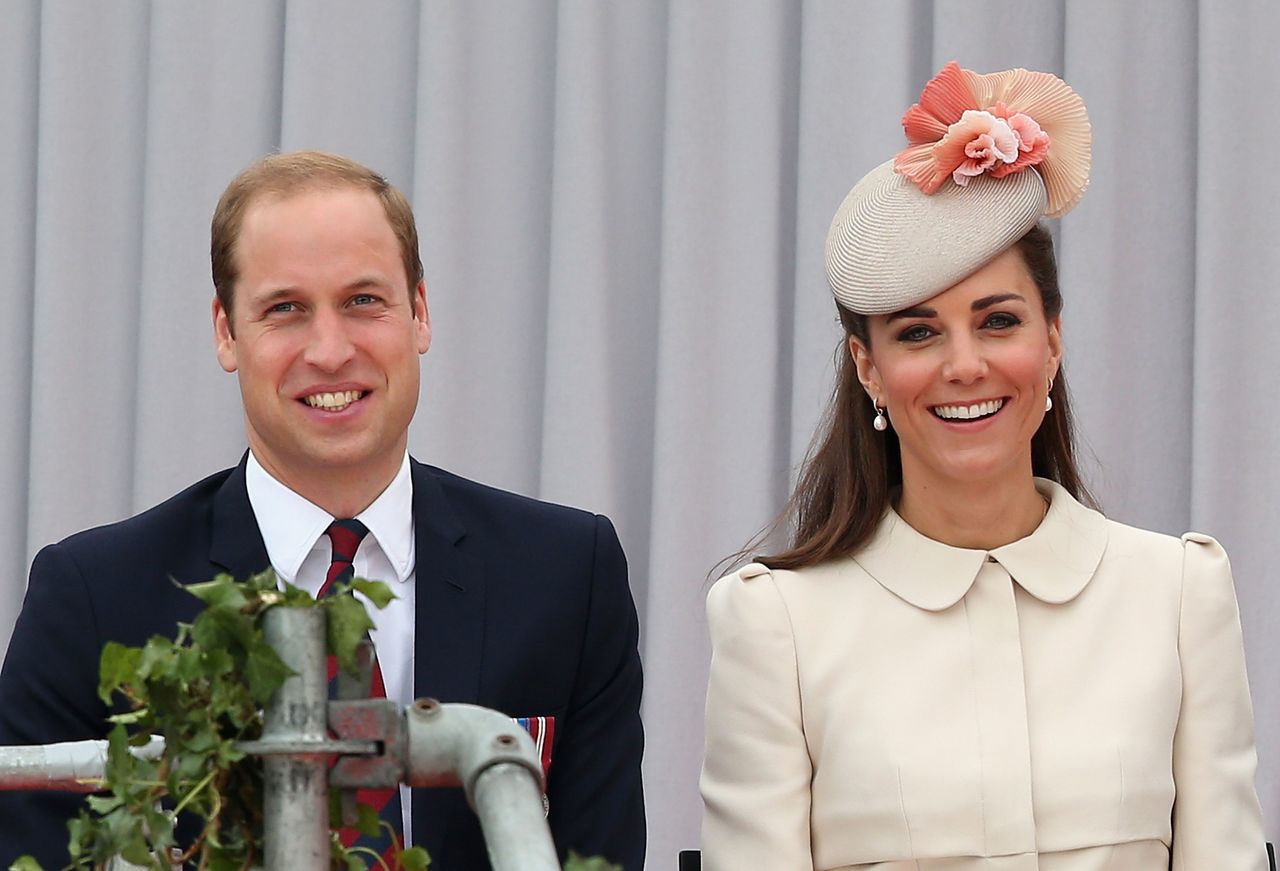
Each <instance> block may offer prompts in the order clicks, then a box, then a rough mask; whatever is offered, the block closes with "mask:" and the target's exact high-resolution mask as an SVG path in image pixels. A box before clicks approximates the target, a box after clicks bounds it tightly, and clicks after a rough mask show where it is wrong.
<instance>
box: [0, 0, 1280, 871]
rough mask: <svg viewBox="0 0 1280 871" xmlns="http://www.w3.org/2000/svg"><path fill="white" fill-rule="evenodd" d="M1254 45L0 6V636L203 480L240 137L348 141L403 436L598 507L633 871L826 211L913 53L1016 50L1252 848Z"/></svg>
mask: <svg viewBox="0 0 1280 871" xmlns="http://www.w3.org/2000/svg"><path fill="white" fill-rule="evenodd" d="M1278 37H1280V6H1277V5H1276V4H1274V3H1272V2H1269V0H1222V2H1218V0H1201V2H1195V0H1145V2H1124V3H1116V2H1111V0H1089V2H1077V0H1069V2H1064V0H1040V2H999V3H997V2H990V3H974V2H958V0H936V2H928V0H916V2H886V0H867V2H842V0H822V2H816V0H815V2H805V3H800V2H784V0H666V2H659V0H635V2H623V0H562V2H554V0H519V2H517V0H503V2H498V0H490V2H485V0H457V2H423V3H421V4H419V3H414V2H390V0H377V2H368V3H360V4H356V3H345V2H337V0H334V2H300V0H293V2H283V0H276V2H259V0H241V2H213V0H203V2H183V3H179V2H176V0H171V2H161V0H156V2H151V3H147V2H141V0H132V2H128V0H115V2H101V3H97V2H88V0H83V2H77V0H61V2H59V0H49V2H45V3H39V2H34V0H9V2H6V3H5V4H4V5H3V10H0V264H3V267H4V275H5V278H4V281H6V282H7V284H8V288H7V290H6V292H5V294H4V302H5V306H4V316H3V317H0V362H2V365H3V366H4V368H5V371H7V372H9V373H10V374H9V377H10V386H9V394H8V395H9V397H10V399H9V403H10V409H11V410H10V414H9V415H8V423H7V424H5V425H4V426H3V427H2V428H0V517H2V519H3V522H2V523H0V548H2V550H0V552H3V553H4V554H6V556H5V558H4V559H5V563H4V568H5V572H4V574H3V576H2V577H3V580H0V642H3V641H4V640H5V639H7V637H8V634H9V631H10V628H11V626H12V621H13V619H14V617H15V616H16V614H17V610H18V607H19V605H20V602H21V598H22V593H23V589H24V584H25V577H26V570H27V567H28V565H29V563H30V559H31V557H32V556H33V555H34V553H35V551H36V550H37V549H38V548H39V547H40V546H42V545H43V544H45V543H47V542H50V541H53V540H56V539H58V538H60V537H62V536H65V535H67V534H69V533H71V532H73V531H75V530H77V529H80V528H83V527H86V526H89V525H93V524H98V523H103V522H107V521H110V520H114V519H117V518H120V517H124V516H126V515H128V514H130V513H132V512H135V511H137V510H140V509H142V508H144V507H146V506H148V505H150V504H153V503H155V502H157V501H159V500H160V499H163V498H164V497H166V496H168V495H169V494H171V493H173V492H176V491H177V490H178V489H180V488H181V487H183V486H185V485H186V484H188V483H190V482H192V481H194V480H196V479H198V478H200V477H202V476H203V475H205V474H207V473H209V472H212V471H214V470H216V469H219V468H222V467H225V466H227V465H230V464H232V463H234V462H235V461H236V460H237V459H238V457H239V455H240V452H241V451H242V450H243V447H244V437H243V432H242V422H241V413H240V405H239V397H238V396H237V388H236V383H235V379H234V378H233V377H231V376H227V375H225V374H224V373H222V371H221V370H220V369H218V367H217V365H216V362H215V360H214V356H213V352H212V342H211V337H210V325H209V324H210V318H209V301H210V299H211V297H212V290H211V287H210V281H209V275H208V255H207V252H208V221H209V217H210V215H211V214H212V210H213V206H214V203H215V202H216V199H217V196H218V194H219V193H220V192H221V190H222V188H223V186H224V185H225V184H226V182H227V181H228V180H229V179H230V178H231V177H232V176H233V175H234V174H235V173H236V172H237V171H238V170H239V169H240V168H241V167H242V166H244V165H245V164H247V163H248V162H249V161H250V160H252V159H254V158H255V157H257V156H259V155H261V154H263V153H265V152H267V151H270V150H273V149H277V148H281V149H293V148H303V147H318V148H326V149H331V150H336V151H340V152H343V153H346V154H349V155H351V156H353V157H355V158H357V159H359V160H362V161H364V162H366V163H369V164H370V165H372V166H374V167H376V168H378V169H380V170H381V171H382V172H384V173H385V174H386V175H387V176H388V177H390V178H391V179H392V180H393V181H394V182H395V183H396V184H397V185H399V186H400V187H402V188H403V189H404V190H405V191H406V192H407V193H408V194H410V196H411V198H412V200H413V202H414V205H415V208H416V210H417V214H418V218H419V222H420V231H421V236H422V248H423V259H424V261H425V265H426V271H427V282H428V296H429V301H430V306H431V313H432V319H433V326H434V329H435V335H434V344H433V346H432V349H431V352H430V353H429V354H428V355H427V357H426V359H425V362H424V384H423V389H422V401H421V405H420V408H419V412H418V417H417V420H416V421H415V423H414V427H413V430H412V434H411V449H412V451H413V452H414V454H415V455H416V456H418V457H419V458H421V459H424V460H427V461H429V462H433V463H436V464H438V465H442V466H445V467H447V468H450V469H452V470H454V471H457V472H459V473H461V474H464V475H468V476H470V477H474V478H478V479H480V480H484V481H488V482H491V483H493V484H496V485H499V486H503V487H507V488H510V489H514V490H518V491H520V492H524V493H528V494H531V495H535V496H539V497H542V498H546V499H552V500H556V501H561V502H567V503H572V504H576V505H581V506H585V507H590V508H593V509H595V510H597V511H601V512H605V513H608V514H609V515H611V516H612V517H613V519H614V521H615V522H616V523H617V526H618V528H619V531H620V533H621V536H622V539H623V542H624V544H625V545H626V548H627V553H628V555H629V557H630V562H631V571H632V583H633V586H634V589H635V593H636V598H637V603H638V605H639V607H640V609H641V619H642V622H643V629H644V635H643V654H644V659H645V665H646V670H647V686H646V701H645V717H646V722H647V727H648V749H647V762H646V766H647V768H646V773H647V790H648V799H649V817H650V823H651V832H652V834H651V851H652V861H651V862H650V866H649V867H650V868H653V869H666V868H669V867H673V862H674V858H673V857H674V853H675V850H676V849H677V848H678V847H681V846H683V847H689V846H694V845H696V840H697V826H698V814H699V802H698V800H697V792H696V781H697V772H698V765H699V761H700V757H701V738H700V735H701V717H702V712H701V706H702V694H703V689H704V684H705V675H706V663H707V657H708V653H707V646H706V641H705V624H704V618H703V610H702V597H703V595H704V593H705V590H706V582H707V578H706V575H707V572H708V571H709V570H710V569H711V567H712V566H713V565H714V564H715V563H716V562H717V561H718V560H719V559H720V558H721V557H723V556H724V555H726V554H728V553H730V552H732V551H734V550H736V549H737V548H738V547H739V546H741V545H742V544H743V542H744V541H745V540H746V539H747V538H749V537H750V536H751V535H752V534H753V533H754V532H755V531H756V530H757V529H759V528H760V527H761V526H762V525H763V524H765V523H766V522H767V521H769V520H770V519H771V518H772V517H773V515H774V514H775V512H776V511H777V510H778V508H779V507H780V506H781V505H782V502H783V501H784V499H785V497H786V494H787V492H788V487H789V482H790V476H791V474H792V472H793V470H794V467H795V464H796V463H798V462H799V460H800V458H801V457H802V456H803V455H804V452H805V449H806V447H807V445H808V442H809V439H810V436H811V433H812V431H813V428H814V426H815V423H816V421H817V418H818V415H819V414H820V411H821V408H822V405H823V402H824V401H825V399H826V396H827V395H828V393H829V390H830V388H831V376H832V351H833V350H834V348H835V346H836V344H837V342H838V341H839V332H838V329H837V327H836V325H835V314H834V309H833V307H832V305H831V303H830V301H829V298H828V296H827V292H826V290H825V286H824V281H823V277H822V264H821V250H822V240H823V237H824V235H825V231H826V226H827V223H828V221H829V220H830V217H831V215H832V213H833V212H834V210H835V207H836V205H837V204H838V203H839V201H840V199H841V198H842V197H843V195H844V193H845V192H846V191H847V189H848V188H849V187H850V186H851V185H852V183H853V182H854V181H855V180H856V179H857V178H858V177H859V176H860V175H861V174H862V173H863V172H864V171H866V170H867V169H869V168H870V167H871V166H873V165H875V164H876V163H879V162H880V161H882V160H884V159H886V158H888V157H890V156H891V155H892V154H893V153H894V152H895V151H897V150H898V149H899V148H900V147H901V146H902V135H901V130H900V128H899V127H898V119H899V117H900V116H901V114H902V112H903V111H904V110H905V108H906V107H907V106H908V105H909V104H910V103H911V102H912V101H914V100H915V99H916V97H917V96H918V94H919V91H920V88H921V87H922V86H923V84H924V82H925V81H926V80H927V79H928V77H929V76H930V75H931V74H932V73H933V72H935V71H936V70H937V69H938V68H939V67H941V66H942V64H943V63H944V62H946V61H947V60H950V59H953V58H954V59H957V60H959V61H960V63H961V64H962V65H963V66H967V67H970V68H973V69H977V70H979V71H990V70H996V69H1002V68H1006V67H1010V66H1026V67H1031V68H1036V69H1045V70H1051V71H1054V72H1058V73H1060V74H1062V75H1064V76H1065V78H1066V79H1067V80H1068V81H1069V82H1070V83H1071V84H1072V85H1073V86H1074V87H1075V88H1076V89H1077V90H1078V91H1079V92H1080V93H1081V94H1082V95H1083V96H1084V98H1085V100H1086V102H1087V103H1088V105H1089V108H1090V112H1091V115H1092V118H1093V121H1094V127H1095V158H1094V173H1093V182H1092V189H1091V190H1090V192H1089V194H1088V195H1087V196H1086V197H1085V199H1084V201H1083V203H1082V204H1081V206H1080V207H1079V208H1078V209H1077V210H1076V211H1075V212H1073V213H1072V214H1071V215H1069V216H1068V217H1067V218H1065V219H1064V220H1063V221H1062V222H1061V226H1060V227H1059V228H1058V236H1059V239H1060V243H1061V245H1060V258H1061V264H1062V278H1063V289H1064V293H1065V295H1066V298H1067V308H1066V312H1065V336H1066V342H1067V359H1066V365H1067V368H1068V371H1069V373H1070V377H1071V383H1072V387H1073V390H1074V394H1075V399H1076V402H1077V406H1078V409H1079V413H1080V418H1081V423H1082V426H1083V429H1084V434H1085V438H1086V442H1087V444H1088V446H1089V447H1090V448H1091V451H1092V457H1094V458H1095V459H1090V461H1089V467H1090V469H1091V470H1092V474H1091V481H1092V483H1093V484H1094V486H1095V489H1096V491H1097V492H1098V494H1099V495H1100V496H1101V498H1102V500H1103V502H1104V505H1105V506H1106V508H1107V509H1108V512H1109V513H1110V514H1111V515H1112V516H1113V517H1115V518H1117V519H1121V520H1125V521H1127V522H1132V523H1135V524H1138V525H1143V526H1148V527H1152V528H1155V529H1160V530H1163V531H1167V532H1172V533H1180V532H1182V531H1184V530H1186V529H1188V528H1194V529H1198V530H1202V531H1206V532H1210V533H1212V534H1214V535H1216V536H1218V537H1219V538H1220V539H1221V540H1222V541H1223V542H1224V543H1225V544H1226V546H1227V548H1228V550H1229V552H1230V553H1231V555H1232V558H1233V562H1234V566H1235V570H1236V577H1237V585H1238V589H1239V595H1240V600H1241V606H1242V610H1243V618H1244V626H1245V632H1246V641H1247V645H1248V652H1249V656H1250V673H1251V679H1252V686H1253V693H1254V701H1255V706H1256V709H1257V716H1258V726H1259V750H1260V754H1261V756H1262V765H1263V768H1262V775H1261V779H1260V789H1261V791H1262V796H1263V802H1264V805H1265V808H1266V811H1267V814H1268V822H1269V828H1270V832H1271V834H1272V836H1273V837H1275V836H1276V835H1280V746H1278V745H1280V682H1278V681H1277V680H1276V670H1277V668H1278V667H1280V641H1278V640H1277V638H1280V632H1278V631H1277V626H1278V625H1280V588H1278V587H1277V584H1276V572H1275V570H1273V569H1272V567H1271V560H1270V559H1269V556H1270V554H1269V550H1270V547H1271V546H1272V543H1273V539H1274V538H1275V526H1276V523H1277V518H1278V516H1280V512H1278V511H1277V508H1278V506H1277V498H1276V496H1275V495H1274V494H1275V493H1276V492H1277V490H1278V489H1280V469H1278V468H1277V465H1276V464H1275V463H1274V462H1273V461H1272V456H1273V453H1274V451H1275V450H1276V448H1277V445H1278V443H1280V437H1277V435H1276V433H1277V431H1280V405H1277V403H1275V402H1274V401H1273V400H1272V397H1273V395H1274V382H1275V378H1276V375H1277V373H1278V372H1280V351H1278V350H1277V344H1276V342H1275V339H1274V325H1275V324H1276V323H1278V322H1280V295H1278V294H1277V292H1276V290H1275V287H1276V281H1277V279H1276V276H1277V275H1280V246H1277V245H1276V244H1275V243H1274V241H1273V238H1274V237H1275V236H1276V235H1277V233H1280V205H1277V203H1278V201H1280V176H1278V175H1277V173H1276V171H1275V170H1274V169H1273V168H1272V163H1273V162H1274V158H1273V156H1272V155H1271V153H1270V151H1271V149H1272V148H1273V146H1274V143H1276V142H1277V141H1280V122H1278V121H1277V109H1276V96H1275V95H1276V93H1277V92H1278V91H1280V87H1278V86H1280V61H1278V60H1277V58H1280V52H1278V51H1276V48H1275V44H1276V42H1277V38H1278ZM832 631H839V617H838V615H833V625H832ZM891 666H892V664H891V663H886V664H885V667H891ZM0 703H3V700H0Z"/></svg>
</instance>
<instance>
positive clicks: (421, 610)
mask: <svg viewBox="0 0 1280 871" xmlns="http://www.w3.org/2000/svg"><path fill="white" fill-rule="evenodd" d="M410 462H411V465H412V475H413V522H414V536H415V540H414V548H415V567H414V583H415V585H416V590H415V595H416V599H417V607H416V613H415V614H414V624H415V627H416V628H415V630H414V639H415V640H414V648H415V649H414V674H413V691H414V695H415V696H416V697H417V698H422V697H425V696H430V697H431V698H435V699H439V700H440V701H443V702H471V703H473V704H474V703H477V702H479V701H480V664H481V663H480V660H481V656H482V654H483V651H484V605H485V584H484V565H483V563H482V562H481V560H480V558H479V557H478V556H477V555H475V554H473V553H468V552H466V551H465V550H464V548H463V544H464V541H465V539H466V537H467V530H466V528H465V527H464V526H463V525H462V522H461V520H460V519H459V518H458V516H457V514H456V513H455V512H454V510H453V507H452V505H451V504H450V502H449V499H448V497H447V496H446V495H445V492H444V489H443V488H442V487H441V486H440V482H439V481H438V480H437V479H436V477H435V475H434V474H433V473H432V471H431V470H430V469H429V468H428V467H426V466H424V465H422V464H421V463H419V462H417V461H416V460H412V459H411V460H410Z"/></svg>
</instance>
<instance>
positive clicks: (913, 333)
mask: <svg viewBox="0 0 1280 871" xmlns="http://www.w3.org/2000/svg"><path fill="white" fill-rule="evenodd" d="M932 335H933V330H931V329H929V328H928V327H926V326H925V325H924V324H915V325H913V326H910V327H907V328H906V329H905V330H903V331H902V332H900V333H898V341H899V342H923V341H924V340H925V339H927V338H929V337H930V336H932Z"/></svg>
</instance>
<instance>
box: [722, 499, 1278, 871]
mask: <svg viewBox="0 0 1280 871" xmlns="http://www.w3.org/2000/svg"><path fill="white" fill-rule="evenodd" d="M1037 487H1038V488H1039V489H1040V490H1041V492H1042V493H1044V494H1045V495H1046V496H1047V497H1049V499H1050V502H1051V504H1050V508H1049V512H1048V514H1047V515H1046V517H1045V519H1044V522H1043V523H1041V525H1040V527H1039V528H1038V529H1037V530H1036V531H1035V533H1033V534H1032V535H1030V536H1028V537H1027V538H1024V539H1022V540H1020V541H1016V542H1013V543H1012V544H1009V545H1005V546H1004V547H1000V548H996V549H995V550H992V551H990V552H987V551H981V550H963V549H959V548H954V547H950V546H947V545H944V544H941V543H939V542H936V541H933V540H931V539H928V538H925V537H924V536H922V535H921V534H919V533H918V532H916V531H915V530H914V529H912V528H911V527H910V526H908V525H907V524H906V523H905V522H903V521H902V519H901V518H899V517H898V516H897V515H896V514H895V513H893V512H889V514H888V515H886V517H885V520H884V521H883V522H882V524H881V525H880V528H879V529H878V531H877V533H876V534H875V536H874V538H873V539H872V541H871V542H870V543H869V544H868V545H867V546H866V547H865V548H864V549H863V550H862V551H861V552H859V554H858V555H857V556H856V557H855V558H851V559H842V560H837V561H834V562H832V563H830V564H826V565H822V566H818V567H815V568H810V569H804V570H802V571H796V572H790V571H770V570H768V569H767V568H765V567H764V566H761V565H758V564H752V565H749V566H747V567H745V568H743V569H742V570H740V571H739V572H737V573H735V574H733V575H729V576H728V577H725V578H722V579H721V580H720V581H719V582H718V583H717V584H716V585H715V587H714V588H713V589H712V591H711V593H710V596H709V597H708V600H707V612H708V616H709V619H710V626H711V640H712V646H713V651H714V653H713V656H712V662H711V682H710V686H709V689H708V693H707V752H706V762H705V765H704V768H703V772H702V794H703V799H704V802H705V804H706V815H705V821H704V824H703V843H702V848H703V867H704V868H705V869H707V871H753V869H759V871H793V869H795V871H799V869H821V871H828V869H831V871H834V869H874V871H944V869H945V871H978V869H984V871H985V869H990V871H996V869H998V871H1035V869H1040V871H1104V869H1106V871H1168V869H1169V868H1170V867H1172V869H1173V871H1265V868H1266V855H1265V849H1264V844H1263V841H1264V838H1263V832H1262V816H1261V811H1260V809H1259V806H1258V799H1257V794H1256V792H1255V790H1254V782H1253V778H1254V769H1255V767H1256V754H1255V751H1254V741H1253V717H1252V711H1251V707H1250V702H1249V688H1248V683H1247V680H1246V677H1245V666H1244V650H1243V644H1242V641H1241V634H1240V620H1239V614H1238V610H1237V606H1236V599H1235V592H1234V590H1233V587H1232V581H1231V571H1230V567H1229V566H1228V563H1227V556H1226V553H1225V552H1224V551H1223V550H1222V548H1221V547H1220V546H1219V545H1218V543H1217V542H1216V541H1214V540H1213V539H1212V538H1209V537H1208V536H1203V535H1197V534H1195V533H1189V534H1187V535H1185V536H1183V538H1182V540H1181V541H1179V540H1178V539H1176V538H1171V537H1168V536H1164V535H1158V534H1156V533H1152V532H1145V531H1143V530H1139V529H1134V528H1132V527H1128V526H1124V525H1122V524H1119V523H1114V522H1112V521H1109V520H1107V519H1106V518H1104V517H1103V516H1102V515H1100V514H1098V513H1097V512H1095V511H1092V510H1090V509H1088V508H1085V507H1084V506H1082V505H1080V504H1079V503H1078V502H1076V501H1075V500H1074V499H1072V498H1071V496H1070V494H1068V493H1067V492H1066V491H1065V490H1063V489H1062V488H1061V487H1058V486H1057V485H1056V484H1053V483H1051V482H1048V481H1041V480H1037Z"/></svg>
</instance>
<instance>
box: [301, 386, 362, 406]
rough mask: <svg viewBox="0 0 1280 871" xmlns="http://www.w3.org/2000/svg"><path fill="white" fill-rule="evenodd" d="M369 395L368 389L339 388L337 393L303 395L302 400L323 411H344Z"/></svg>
mask: <svg viewBox="0 0 1280 871" xmlns="http://www.w3.org/2000/svg"><path fill="white" fill-rule="evenodd" d="M367 395H368V391H367V390H339V391H337V392H336V393H312V394H309V395H307V396H304V397H302V401H303V402H305V403H306V404H307V405H309V406H311V407H312V408H319V409H321V410H323V411H342V410H343V409H345V408H347V407H348V406H350V405H351V403H353V402H356V401H357V400H360V399H363V398H364V397H365V396H367Z"/></svg>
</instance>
